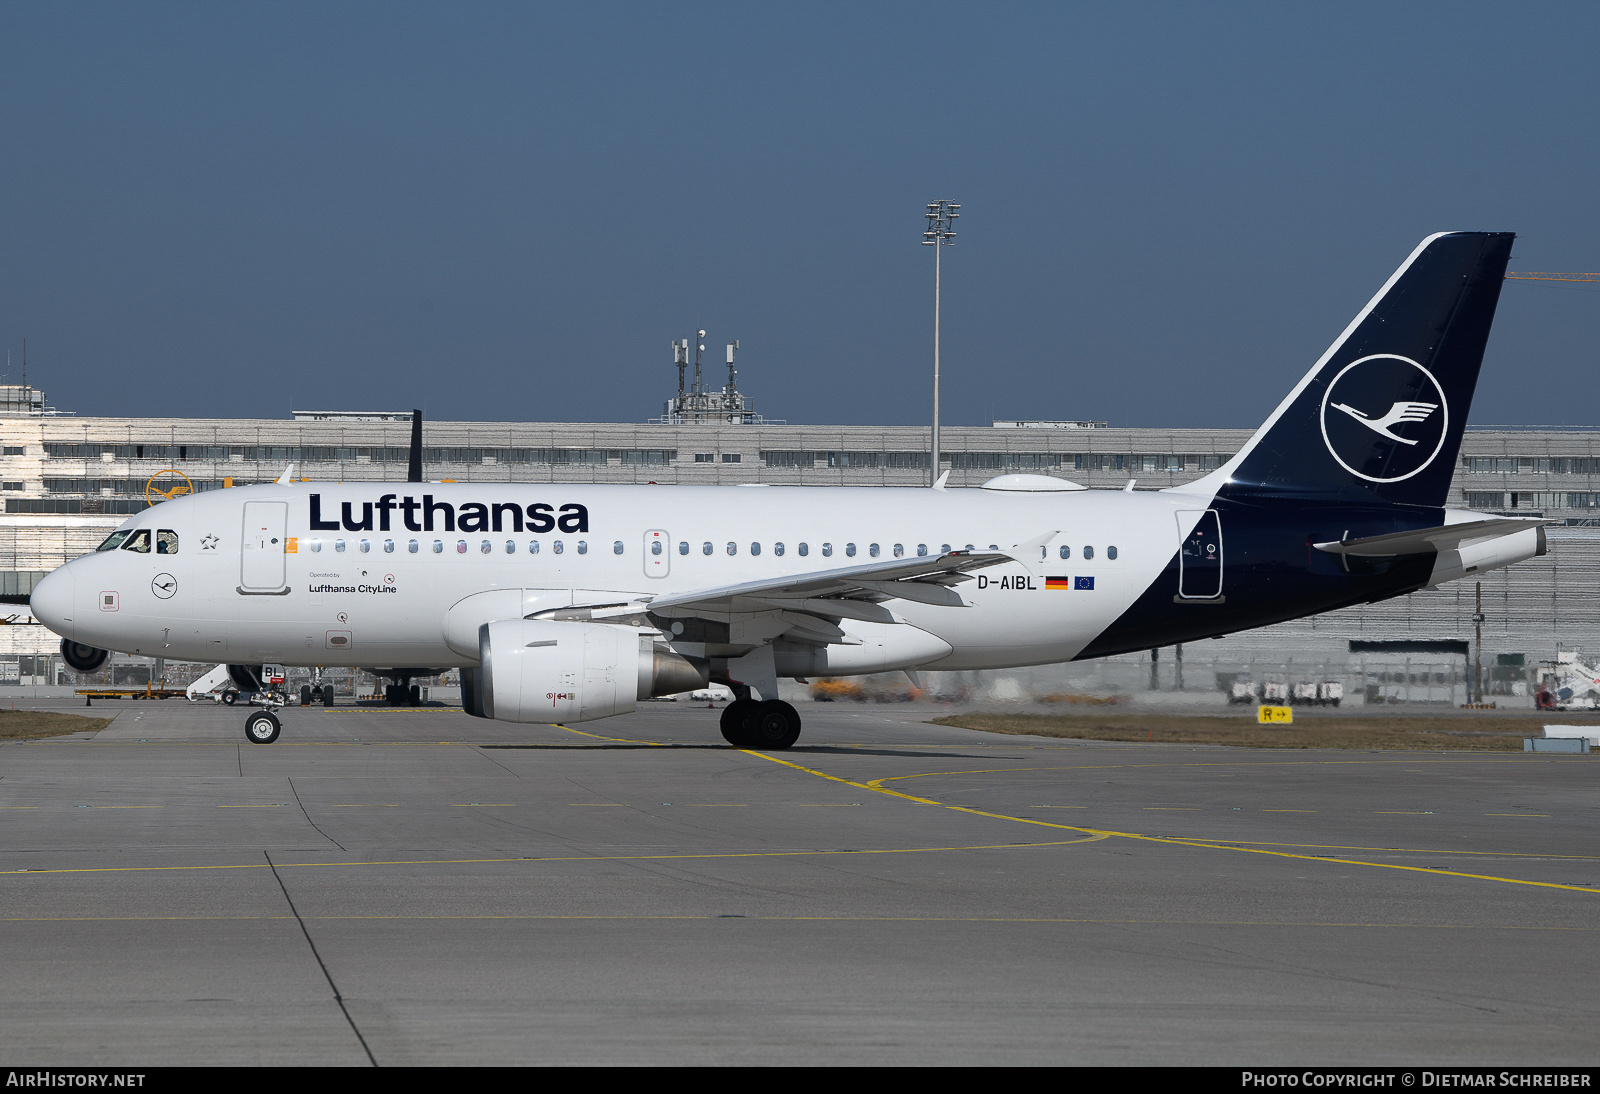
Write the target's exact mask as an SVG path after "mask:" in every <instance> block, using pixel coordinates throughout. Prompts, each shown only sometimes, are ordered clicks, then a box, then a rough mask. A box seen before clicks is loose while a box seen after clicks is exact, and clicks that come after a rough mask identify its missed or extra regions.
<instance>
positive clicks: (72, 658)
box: [61, 638, 111, 672]
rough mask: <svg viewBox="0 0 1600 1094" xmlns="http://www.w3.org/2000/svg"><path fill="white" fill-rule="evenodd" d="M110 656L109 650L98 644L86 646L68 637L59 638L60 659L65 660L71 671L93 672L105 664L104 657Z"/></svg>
mask: <svg viewBox="0 0 1600 1094" xmlns="http://www.w3.org/2000/svg"><path fill="white" fill-rule="evenodd" d="M110 656H111V651H110V650H103V649H100V648H99V647H98V646H86V645H84V644H83V643H82V642H74V641H73V640H72V639H70V638H63V639H62V640H61V660H63V661H65V662H66V663H67V667H68V668H70V669H71V670H72V671H73V672H94V671H95V670H96V669H98V668H99V667H100V666H101V665H103V664H105V663H106V658H107V657H110Z"/></svg>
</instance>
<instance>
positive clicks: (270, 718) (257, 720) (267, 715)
mask: <svg viewBox="0 0 1600 1094" xmlns="http://www.w3.org/2000/svg"><path fill="white" fill-rule="evenodd" d="M256 702H258V703H260V704H261V707H262V709H261V710H258V711H256V712H255V713H254V714H252V715H250V717H248V718H246V719H245V720H244V739H245V740H247V741H249V742H250V743H251V744H253V745H270V744H271V743H272V742H273V741H276V740H277V739H278V733H279V731H281V730H282V729H283V723H281V722H279V721H278V716H277V714H276V713H274V712H275V711H278V710H282V709H283V707H284V705H285V704H286V703H287V702H288V698H287V697H286V696H283V695H280V694H278V693H277V692H275V691H264V692H262V693H260V694H259V695H257V696H256Z"/></svg>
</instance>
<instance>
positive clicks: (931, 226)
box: [922, 199, 961, 486]
mask: <svg viewBox="0 0 1600 1094" xmlns="http://www.w3.org/2000/svg"><path fill="white" fill-rule="evenodd" d="M959 208H961V206H959V205H957V204H956V203H955V202H953V201H947V200H943V199H941V200H939V201H930V202H928V211H927V212H926V213H925V214H923V215H924V216H926V217H927V218H928V230H927V231H925V232H923V233H922V245H923V246H924V247H932V248H933V436H932V438H931V440H932V444H931V451H930V453H929V462H928V485H929V486H933V485H935V484H937V483H938V481H939V291H940V284H939V281H940V269H939V252H940V250H941V249H942V248H944V247H951V246H954V245H955V238H956V233H955V226H956V218H957V217H958V216H960V215H961V214H960V213H958V212H956V210H957V209H959Z"/></svg>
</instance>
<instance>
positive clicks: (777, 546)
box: [772, 543, 783, 556]
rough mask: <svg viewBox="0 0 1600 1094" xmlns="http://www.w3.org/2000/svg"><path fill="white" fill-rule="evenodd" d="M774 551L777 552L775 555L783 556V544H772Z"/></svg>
mask: <svg viewBox="0 0 1600 1094" xmlns="http://www.w3.org/2000/svg"><path fill="white" fill-rule="evenodd" d="M772 553H773V554H775V555H779V556H782V554H783V544H781V543H774V544H773V545H772Z"/></svg>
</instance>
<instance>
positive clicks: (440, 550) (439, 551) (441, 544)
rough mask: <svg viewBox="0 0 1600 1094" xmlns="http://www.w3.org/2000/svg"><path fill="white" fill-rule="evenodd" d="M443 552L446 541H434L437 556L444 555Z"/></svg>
mask: <svg viewBox="0 0 1600 1094" xmlns="http://www.w3.org/2000/svg"><path fill="white" fill-rule="evenodd" d="M443 552H444V540H442V539H436V540H434V541H433V553H434V554H436V555H437V554H442V553H443Z"/></svg>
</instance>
